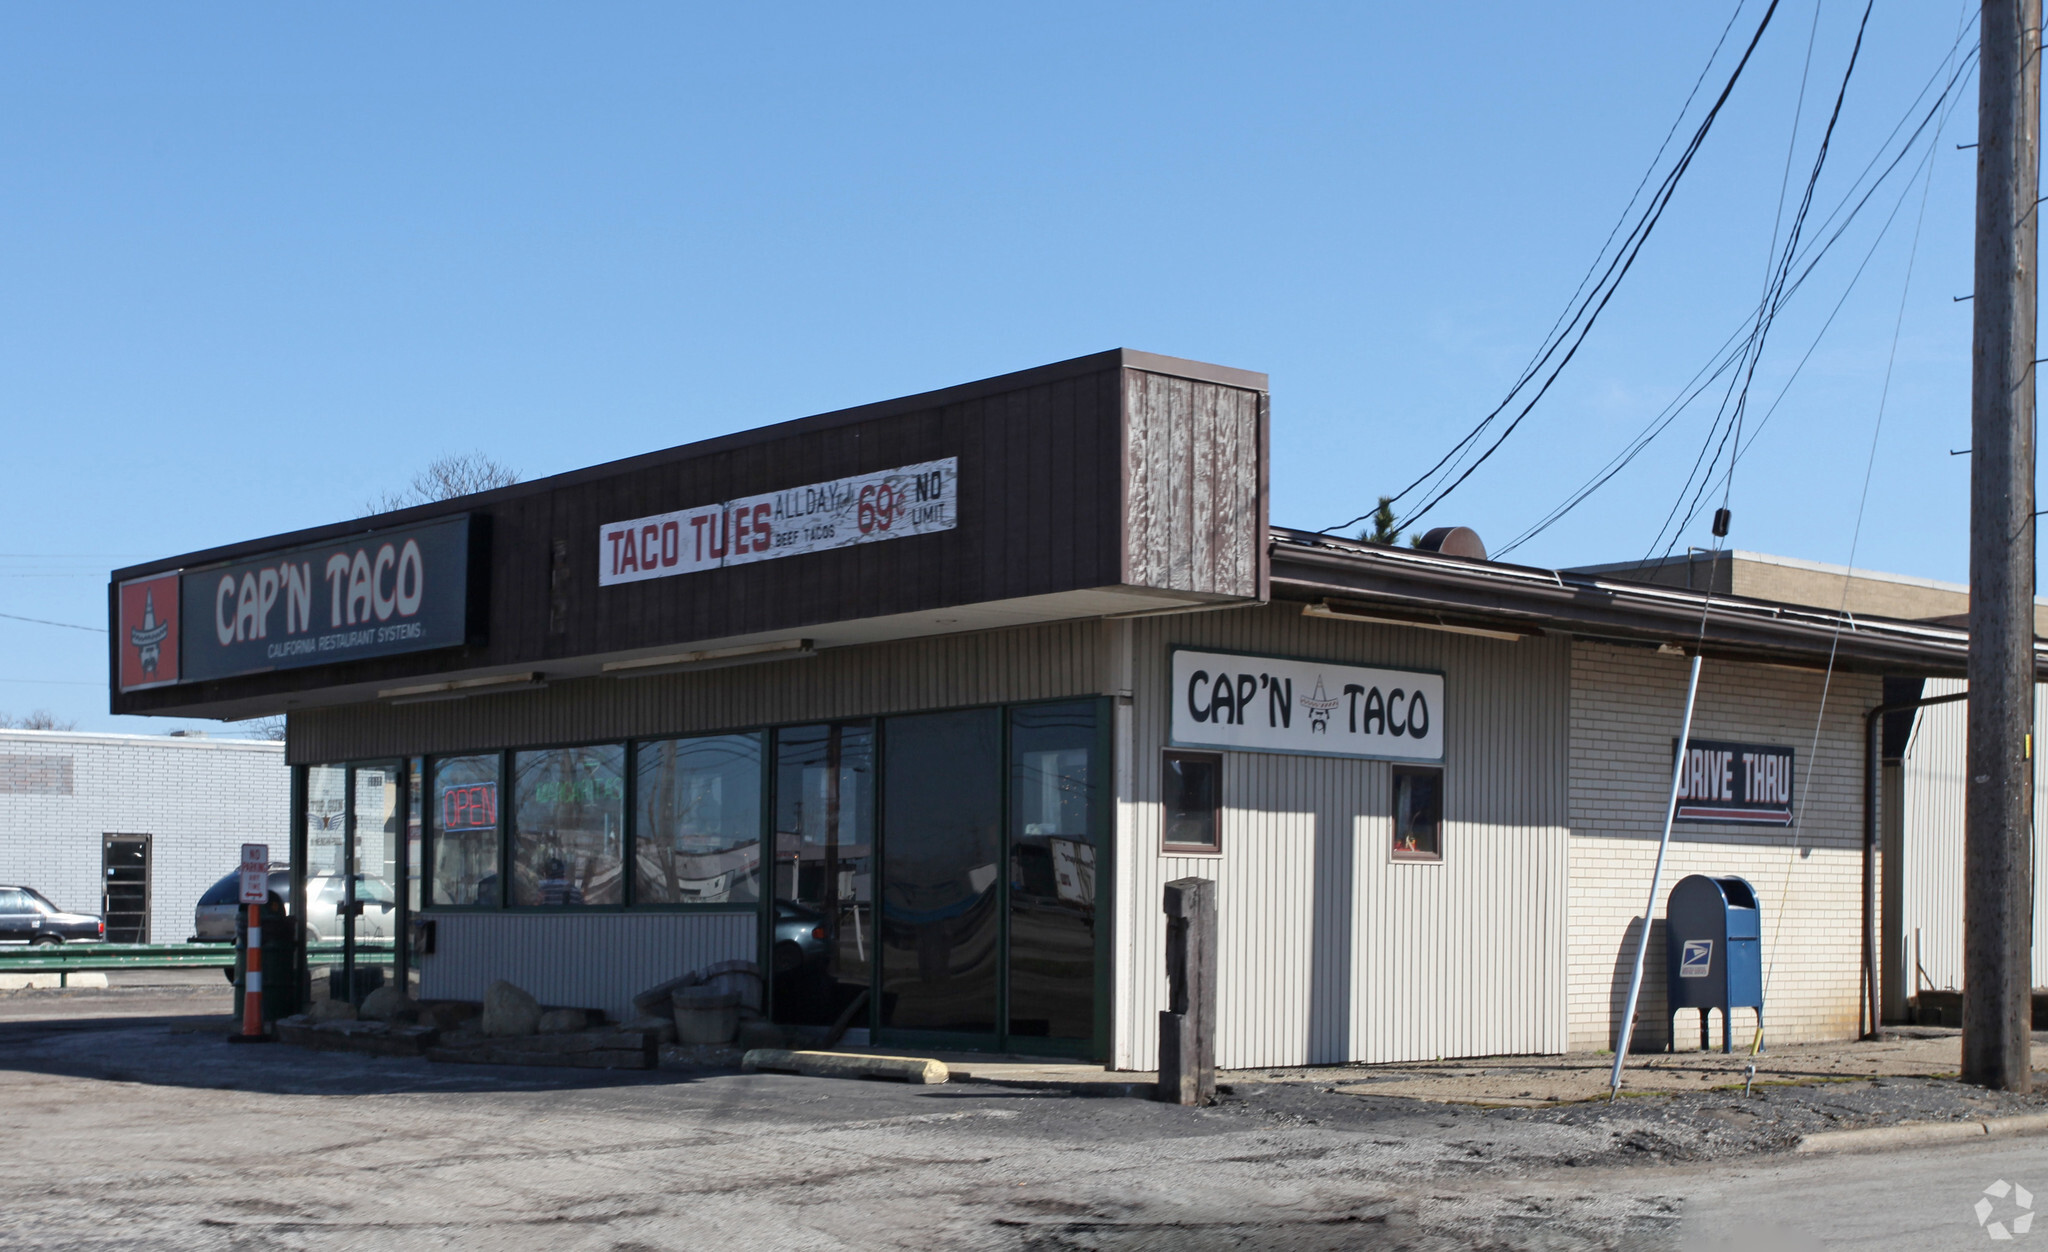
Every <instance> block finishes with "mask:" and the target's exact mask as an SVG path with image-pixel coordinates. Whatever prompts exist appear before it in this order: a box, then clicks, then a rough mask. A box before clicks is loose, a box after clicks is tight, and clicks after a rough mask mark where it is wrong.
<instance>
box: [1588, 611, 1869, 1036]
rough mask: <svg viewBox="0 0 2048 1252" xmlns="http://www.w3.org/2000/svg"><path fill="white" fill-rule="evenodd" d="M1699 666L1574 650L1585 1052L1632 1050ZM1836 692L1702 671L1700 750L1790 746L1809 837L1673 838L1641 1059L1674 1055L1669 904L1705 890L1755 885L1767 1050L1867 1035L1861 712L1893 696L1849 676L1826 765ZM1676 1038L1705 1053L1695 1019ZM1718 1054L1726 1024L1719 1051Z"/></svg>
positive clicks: (1687, 1019)
mask: <svg viewBox="0 0 2048 1252" xmlns="http://www.w3.org/2000/svg"><path fill="white" fill-rule="evenodd" d="M1689 664H1690V662H1688V661H1687V660H1686V659H1685V658H1683V657H1675V656H1665V655H1662V654H1660V653H1657V652H1654V651H1652V650H1650V649H1647V648H1625V647H1618V646H1615V645H1611V644H1604V643H1589V642H1579V643H1575V644H1574V645H1573V647H1572V712H1571V727H1572V729H1571V739H1572V742H1571V825H1572V839H1571V923H1570V939H1569V942H1568V958H1567V959H1568V961H1569V963H1570V973H1569V978H1568V982H1567V986H1568V991H1567V995H1568V1000H1569V1003H1568V1007H1567V1020H1568V1029H1569V1033H1570V1040H1571V1047H1572V1048H1573V1049H1574V1050H1578V1049H1597V1048H1609V1047H1612V1046H1613V1044H1614V1040H1615V1039H1616V1037H1617V1036H1618V1034H1619V1028H1620V1020H1621V1011H1622V1006H1623V1004H1624V1003H1625V1002H1626V998H1627V991H1628V975H1629V967H1630V964H1631V962H1632V961H1633V958H1634V947H1633V937H1634V926H1635V919H1637V918H1638V917H1640V916H1641V915H1642V910H1643V905H1644V903H1645V902H1646V900H1647V898H1648V893H1649V887H1650V873H1651V867H1652V866H1653V864H1654V863H1655V861H1656V855H1657V837H1658V835H1659V833H1660V832H1661V830H1662V827H1663V821H1664V806H1665V802H1666V799H1667V797H1668V795H1669V792H1670V787H1671V744H1672V740H1674V739H1675V738H1676V737H1677V735H1678V722H1679V718H1680V716H1681V714H1682V712H1683V709H1684V704H1685V679H1686V670H1687V667H1688V665H1689ZM1822 685H1823V676H1822V675H1821V674H1819V673H1813V672H1808V671H1803V670H1790V669H1778V668H1774V667H1771V666H1763V665H1743V664H1736V663H1734V662H1729V661H1715V660H1711V659H1710V660H1708V661H1707V662H1706V663H1705V665H1704V667H1703V669H1702V671H1701V678H1700V694H1699V703H1698V707H1697V709H1696V710H1695V712H1694V715H1693V731H1692V733H1693V737H1694V738H1696V739H1727V740H1736V741H1740V742H1751V743H1772V744H1788V745H1791V746H1792V748H1793V749H1794V754H1795V761H1796V769H1797V775H1796V777H1797V788H1798V789H1797V790H1796V791H1795V793H1794V798H1795V810H1796V811H1799V812H1800V813H1801V815H1802V816H1801V824H1800V826H1799V827H1798V828H1797V829H1796V831H1786V830H1782V829H1776V828H1756V827H1741V826H1695V825H1680V826H1677V827H1675V828H1674V830H1673V835H1672V847H1671V855H1670V857H1669V858H1668V859H1667V860H1666V861H1665V866H1664V883H1663V887H1662V889H1661V890H1660V892H1659V896H1660V898H1659V899H1658V901H1657V906H1656V912H1655V913H1654V915H1653V916H1654V917H1655V918H1656V919H1657V923H1658V924H1657V925H1656V927H1655V929H1654V930H1653V932H1652V936H1651V947H1650V952H1649V956H1648V959H1647V961H1646V963H1645V967H1644V968H1645V974H1644V979H1643V996H1642V1007H1641V1010H1640V1013H1639V1016H1638V1023H1637V1039H1638V1045H1637V1046H1638V1047H1642V1046H1657V1047H1662V1046H1663V1043H1664V1040H1665V1037H1666V1036H1665V1027H1664V1021H1665V1019H1664V949H1663V926H1662V919H1663V913H1664V903H1665V900H1666V899H1668V898H1669V896H1670V892H1671V888H1672V887H1673V886H1675V885H1676V884H1677V882H1678V880H1679V879H1681V878H1683V877H1685V876H1686V875H1687V874H1693V873H1705V874H1714V875H1723V874H1736V875H1740V876H1741V877H1744V878H1747V879H1748V880H1749V881H1750V883H1751V884H1752V885H1753V886H1755V888H1756V890H1757V894H1758V895H1759V897H1760V898H1761V903H1762V906H1763V958H1764V973H1765V979H1766V986H1765V991H1764V1000H1765V1016H1764V1021H1765V1025H1766V1026H1767V1027H1768V1028H1769V1033H1768V1035H1767V1039H1766V1042H1767V1043H1768V1042H1769V1041H1770V1040H1776V1041H1778V1042H1790V1041H1794V1040H1800V1039H1841V1038H1848V1037H1852V1036H1854V1035H1855V1033H1856V1027H1857V1015H1858V1005H1859V1002H1860V1001H1859V995H1860V983H1859V979H1860V977H1861V973H1860V971H1861V959H1860V957H1859V955H1858V944H1859V942H1860V936H1861V928H1862V890H1863V888H1862V839H1863V835H1862V821H1863V792H1862V788H1863V763H1862V741H1863V713H1864V711H1865V710H1867V709H1869V708H1871V707H1873V706H1874V705H1876V704H1877V703H1878V702H1879V698H1880V689H1881V681H1880V680H1879V679H1878V678H1877V677H1875V676H1872V675H1864V674H1844V673H1841V672H1839V671H1838V672H1836V673H1835V675H1834V676H1833V678H1832V680H1830V681H1829V682H1828V687H1829V690H1828V692H1827V712H1826V718H1825V721H1824V723H1823V724H1822V727H1821V733H1820V738H1819V749H1818V752H1815V751H1814V750H1813V749H1814V742H1815V740H1814V720H1815V716H1816V714H1817V713H1818V712H1819V710H1820V704H1821V691H1822ZM1802 797H1803V800H1802ZM1802 803H1803V808H1802V807H1801V804H1802ZM1749 1021H1750V1018H1749V1015H1748V1014H1747V1013H1744V1012H1738V1013H1737V1014H1736V1035H1737V1039H1738V1041H1739V1044H1741V1045H1746V1044H1747V1043H1748V1039H1749V1030H1748V1023H1749ZM1678 1037H1679V1040H1680V1042H1681V1046H1684V1045H1685V1042H1686V1041H1687V1040H1697V1038H1698V1035H1697V1018H1696V1016H1695V1015H1694V1014H1693V1013H1692V1012H1691V1011H1689V1010H1688V1011H1687V1012H1686V1013H1685V1014H1684V1015H1683V1016H1682V1017H1681V1018H1680V1020H1679V1024H1678ZM1719 1040H1720V1022H1719V1018H1718V1016H1717V1017H1716V1019H1715V1023H1714V1042H1715V1046H1717V1047H1718V1046H1719Z"/></svg>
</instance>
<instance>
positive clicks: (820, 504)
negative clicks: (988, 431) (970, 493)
mask: <svg viewBox="0 0 2048 1252" xmlns="http://www.w3.org/2000/svg"><path fill="white" fill-rule="evenodd" d="M959 524H960V458H959V457H952V456H949V457H947V458H946V459H945V460H943V461H926V462H924V463H922V464H919V465H905V466H902V467H900V468H898V469H891V470H882V471H881V472H879V473H875V474H857V475H855V476H853V477H851V478H839V479H834V480H833V481H831V482H827V483H812V484H810V485H809V486H805V487H791V488H790V489H789V490H787V491H771V492H768V493H766V494H764V495H758V496H742V497H741V498H739V499H737V500H726V501H723V502H720V503H717V504H703V505H699V506H697V507H696V508H693V509H679V510H677V511H676V512H673V513H656V514H654V515H653V516H652V517H636V518H634V519H632V520H631V521H625V522H606V523H605V524H604V525H603V526H601V527H599V528H598V532H597V562H598V564H597V581H598V585H599V586H602V587H610V586H613V585H614V584H617V583H633V582H642V581H644V580H646V579H649V578H668V577H672V576H673V575H676V574H694V573H696V572H697V571H699V570H707V569H716V568H718V567H719V566H722V565H745V564H750V563H752V562H754V561H772V560H774V559H776V558H777V557H784V556H797V555H799V554H801V553H805V552H826V551H830V550H831V549H833V548H850V547H852V546H853V545H855V544H860V543H879V542H881V541H882V540H884V539H902V538H905V537H907V536H910V535H926V534H931V533H933V532H936V531H942V530H951V529H953V528H954V527H955V526H957V525H959Z"/></svg>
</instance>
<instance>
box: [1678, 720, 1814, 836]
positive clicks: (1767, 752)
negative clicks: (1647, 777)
mask: <svg viewBox="0 0 2048 1252" xmlns="http://www.w3.org/2000/svg"><path fill="white" fill-rule="evenodd" d="M1675 746H1676V745H1675V743H1674V747H1675ZM1677 820H1678V821H1681V822H1693V823H1697V824H1712V825H1717V826H1723V825H1729V824H1731V823H1732V824H1735V825H1742V826H1790V825H1791V824H1792V749H1790V748H1781V747H1778V746H1777V745H1776V744H1769V743H1724V742H1722V741H1720V740H1716V739H1692V740H1688V741H1687V743H1686V752H1685V763H1684V766H1683V768H1681V769H1680V770H1679V772H1678V817H1677Z"/></svg>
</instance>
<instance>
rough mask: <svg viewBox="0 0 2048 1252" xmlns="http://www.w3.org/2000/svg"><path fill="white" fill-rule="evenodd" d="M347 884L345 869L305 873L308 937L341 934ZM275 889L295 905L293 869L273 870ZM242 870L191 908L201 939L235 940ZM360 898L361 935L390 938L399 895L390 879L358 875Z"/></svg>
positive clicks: (272, 887) (194, 929) (194, 930)
mask: <svg viewBox="0 0 2048 1252" xmlns="http://www.w3.org/2000/svg"><path fill="white" fill-rule="evenodd" d="M345 889H346V884H345V883H344V882H343V880H342V876H341V875H340V874H308V875H307V876H306V942H308V943H318V942H320V941H321V940H323V939H339V938H341V904H342V896H343V894H344V892H345ZM270 891H271V893H272V894H274V895H275V896H277V898H278V899H280V900H282V901H284V902H285V908H286V910H287V911H289V910H290V908H291V898H292V875H291V871H290V870H283V869H273V870H271V871H270ZM241 896H242V875H241V872H240V871H239V870H238V871H236V872H235V873H232V874H229V875H227V876H226V877H224V878H222V879H221V880H220V881H219V882H217V883H215V884H213V886H211V887H208V888H207V889H206V894H204V895H202V896H200V897H199V904H198V906H197V907H195V908H194V909H193V910H192V937H193V938H194V939H195V940H197V941H198V942H200V943H233V942H234V941H235V923H236V919H237V918H238V917H240V915H241V914H242V912H243V909H244V907H245V906H243V905H242V904H241V903H240V900H241ZM356 901H357V903H359V904H361V905H362V913H361V914H360V915H359V916H358V917H357V918H356V938H358V939H389V938H391V937H392V936H393V935H394V934H395V933H396V929H395V927H396V921H395V918H396V914H397V910H398V897H397V896H395V895H393V894H392V892H391V884H389V883H387V882H385V881H384V880H383V879H381V878H376V877H372V876H371V875H368V874H357V875H356Z"/></svg>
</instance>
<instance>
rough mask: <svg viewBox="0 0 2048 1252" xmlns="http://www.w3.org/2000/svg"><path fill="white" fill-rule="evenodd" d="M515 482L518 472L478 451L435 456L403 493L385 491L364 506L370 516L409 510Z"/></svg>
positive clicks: (413, 477)
mask: <svg viewBox="0 0 2048 1252" xmlns="http://www.w3.org/2000/svg"><path fill="white" fill-rule="evenodd" d="M518 481H519V471H518V470H516V469H513V468H512V467H511V466H509V465H505V464H503V463H501V462H499V461H496V460H494V459H492V458H491V457H488V456H486V455H484V454H483V453H481V452H450V453H448V454H446V455H444V456H438V457H435V458H434V459H433V460H432V461H430V462H429V463H428V464H427V467H426V468H425V469H423V470H421V471H420V472H419V473H417V474H414V475H413V476H412V482H411V483H410V484H408V485H407V486H406V488H405V490H403V491H387V492H385V493H384V494H383V495H381V496H379V497H377V498H376V499H374V500H372V501H370V502H369V504H368V505H367V506H366V507H367V508H368V510H369V511H370V512H372V513H389V512H391V511H392V510H393V509H409V508H411V507H412V506H413V505H415V504H431V503H433V502H434V501H436V500H453V499H454V498H455V497H457V496H467V495H474V494H476V493H477V492H479V491H489V490H491V489H492V488H494V487H509V486H511V485H512V484H513V483H516V482H518Z"/></svg>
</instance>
